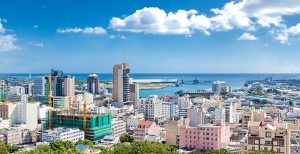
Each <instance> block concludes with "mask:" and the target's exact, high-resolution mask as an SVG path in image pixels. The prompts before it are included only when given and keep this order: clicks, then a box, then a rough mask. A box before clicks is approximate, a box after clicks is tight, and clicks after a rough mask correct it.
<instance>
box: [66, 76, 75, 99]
mask: <svg viewBox="0 0 300 154" xmlns="http://www.w3.org/2000/svg"><path fill="white" fill-rule="evenodd" d="M64 95H65V96H75V77H72V76H65V77H64Z"/></svg>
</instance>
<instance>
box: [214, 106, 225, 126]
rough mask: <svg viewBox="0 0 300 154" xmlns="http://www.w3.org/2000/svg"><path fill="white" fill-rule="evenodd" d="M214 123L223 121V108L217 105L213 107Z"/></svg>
mask: <svg viewBox="0 0 300 154" xmlns="http://www.w3.org/2000/svg"><path fill="white" fill-rule="evenodd" d="M215 123H216V124H217V123H221V124H223V123H225V108H224V107H217V108H215Z"/></svg>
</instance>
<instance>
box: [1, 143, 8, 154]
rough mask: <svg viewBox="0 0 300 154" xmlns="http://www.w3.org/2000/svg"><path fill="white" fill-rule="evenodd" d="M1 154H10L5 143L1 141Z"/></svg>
mask: <svg viewBox="0 0 300 154" xmlns="http://www.w3.org/2000/svg"><path fill="white" fill-rule="evenodd" d="M0 154H8V149H7V146H6V144H5V143H4V142H3V141H0Z"/></svg>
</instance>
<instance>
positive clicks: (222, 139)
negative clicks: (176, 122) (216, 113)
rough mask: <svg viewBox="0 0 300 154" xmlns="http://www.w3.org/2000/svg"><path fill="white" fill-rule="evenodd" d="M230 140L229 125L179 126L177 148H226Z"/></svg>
mask: <svg viewBox="0 0 300 154" xmlns="http://www.w3.org/2000/svg"><path fill="white" fill-rule="evenodd" d="M229 141H230V126H229V125H220V124H219V123H218V124H217V125H210V124H205V125H198V126H197V127H191V126H188V125H182V126H180V130H179V148H185V149H195V150H219V149H222V148H227V147H228V143H229Z"/></svg>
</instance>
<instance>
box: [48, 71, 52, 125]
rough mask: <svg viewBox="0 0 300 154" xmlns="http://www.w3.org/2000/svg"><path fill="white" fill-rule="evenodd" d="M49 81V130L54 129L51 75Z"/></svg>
mask: <svg viewBox="0 0 300 154" xmlns="http://www.w3.org/2000/svg"><path fill="white" fill-rule="evenodd" d="M47 77H48V81H49V94H48V105H49V129H52V79H51V75H50V74H49V75H48V76H47Z"/></svg>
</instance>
